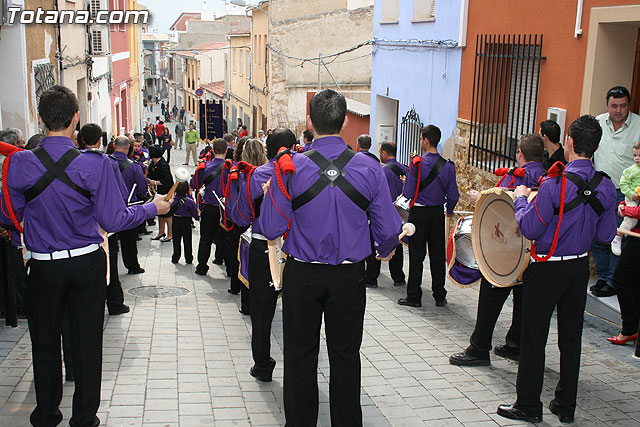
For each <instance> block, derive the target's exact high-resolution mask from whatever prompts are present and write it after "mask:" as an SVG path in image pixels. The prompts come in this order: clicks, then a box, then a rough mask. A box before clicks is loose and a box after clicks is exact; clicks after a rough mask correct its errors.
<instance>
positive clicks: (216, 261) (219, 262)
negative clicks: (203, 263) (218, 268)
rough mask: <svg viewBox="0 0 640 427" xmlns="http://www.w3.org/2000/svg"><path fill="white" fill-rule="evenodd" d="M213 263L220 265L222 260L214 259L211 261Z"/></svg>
mask: <svg viewBox="0 0 640 427" xmlns="http://www.w3.org/2000/svg"><path fill="white" fill-rule="evenodd" d="M213 263H214V264H215V265H222V263H223V260H222V259H214V260H213Z"/></svg>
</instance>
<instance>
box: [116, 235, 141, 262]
mask: <svg viewBox="0 0 640 427" xmlns="http://www.w3.org/2000/svg"><path fill="white" fill-rule="evenodd" d="M118 234H119V235H120V246H122V262H123V263H124V266H125V267H126V268H127V270H137V269H138V268H140V263H139V262H138V227H135V228H132V229H130V230H124V231H121V232H119V233H118Z"/></svg>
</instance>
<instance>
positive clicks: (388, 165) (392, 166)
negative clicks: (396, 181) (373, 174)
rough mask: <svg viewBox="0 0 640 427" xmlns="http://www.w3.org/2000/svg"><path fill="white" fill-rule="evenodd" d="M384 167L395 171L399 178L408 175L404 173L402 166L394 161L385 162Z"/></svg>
mask: <svg viewBox="0 0 640 427" xmlns="http://www.w3.org/2000/svg"><path fill="white" fill-rule="evenodd" d="M384 167H385V168H389V169H391V170H392V171H393V173H395V174H396V176H397V177H398V178H400V177H401V176H405V175H406V173H404V171H403V170H402V168H401V167H400V166H398V165H397V164H395V163H393V162H387V163H385V164H384Z"/></svg>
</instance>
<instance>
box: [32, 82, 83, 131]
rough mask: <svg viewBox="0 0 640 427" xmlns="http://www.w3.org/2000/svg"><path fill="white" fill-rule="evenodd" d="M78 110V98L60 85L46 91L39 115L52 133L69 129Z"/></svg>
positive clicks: (42, 97) (42, 98) (39, 107)
mask: <svg viewBox="0 0 640 427" xmlns="http://www.w3.org/2000/svg"><path fill="white" fill-rule="evenodd" d="M78 110H79V106H78V98H76V96H75V95H74V93H73V92H71V89H69V88H67V87H64V86H59V85H55V86H51V87H50V88H49V89H47V90H45V91H44V93H43V94H42V96H41V97H40V102H39V103H38V114H40V117H41V118H42V122H43V123H44V125H45V126H46V127H47V129H48V130H50V131H52V132H56V131H61V130H64V129H67V128H68V127H69V126H70V125H71V120H73V115H74V114H76V113H77V112H78Z"/></svg>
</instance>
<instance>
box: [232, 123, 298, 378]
mask: <svg viewBox="0 0 640 427" xmlns="http://www.w3.org/2000/svg"><path fill="white" fill-rule="evenodd" d="M295 142H296V137H295V135H294V134H293V132H291V131H290V130H289V129H284V128H279V129H276V130H275V131H274V132H273V133H271V135H269V136H268V137H267V142H266V144H267V158H268V159H269V161H268V162H267V163H265V164H264V165H262V166H259V167H256V168H254V167H251V166H252V165H250V164H249V165H247V164H240V165H238V167H239V168H240V169H241V171H242V172H243V176H244V178H243V179H241V180H239V181H238V186H237V188H238V190H239V192H238V194H237V196H236V198H235V199H236V200H237V204H236V205H235V208H232V207H230V206H229V205H227V207H228V209H232V217H233V222H235V223H236V224H238V225H239V226H240V227H246V226H248V225H249V224H253V225H252V230H251V231H252V233H251V235H252V238H251V245H250V247H249V278H248V279H249V292H250V295H251V297H250V301H251V302H250V304H251V352H252V356H253V361H254V365H253V366H252V367H251V370H250V371H249V373H250V374H251V376H253V377H255V378H257V379H258V380H260V381H264V382H269V381H271V378H272V374H273V369H274V368H275V366H276V361H275V360H274V359H273V358H272V357H271V322H272V321H273V315H274V313H275V311H276V303H277V302H278V294H279V292H278V291H277V290H276V289H274V287H273V286H271V283H270V282H271V274H270V271H269V258H268V256H267V239H266V238H265V237H264V235H263V234H262V229H261V228H260V222H259V221H258V220H256V218H258V217H259V216H260V207H261V205H262V203H263V200H264V190H263V186H264V185H265V184H266V183H267V182H268V181H269V179H270V178H271V176H272V175H273V170H274V163H275V162H276V161H277V160H276V159H275V157H276V155H277V153H278V150H280V149H281V148H282V147H285V148H286V149H290V148H291V147H292V146H293V145H294V144H295ZM247 144H248V142H247ZM247 144H245V151H243V156H244V153H246V149H247V148H248V147H247Z"/></svg>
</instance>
